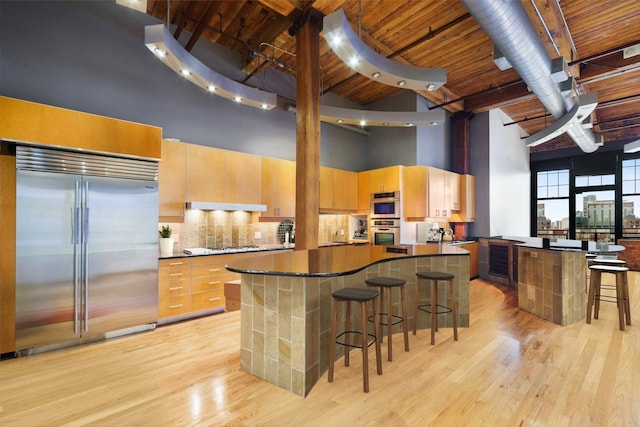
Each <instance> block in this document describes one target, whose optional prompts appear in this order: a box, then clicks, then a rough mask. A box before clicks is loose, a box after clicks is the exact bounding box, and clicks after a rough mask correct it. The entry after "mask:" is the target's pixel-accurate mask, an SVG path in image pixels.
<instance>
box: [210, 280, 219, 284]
mask: <svg viewBox="0 0 640 427" xmlns="http://www.w3.org/2000/svg"><path fill="white" fill-rule="evenodd" d="M219 283H220V281H219V280H216V281H215V282H209V284H210V285H217V284H219Z"/></svg>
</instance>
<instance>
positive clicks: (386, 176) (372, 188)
mask: <svg viewBox="0 0 640 427" xmlns="http://www.w3.org/2000/svg"><path fill="white" fill-rule="evenodd" d="M400 169H401V166H389V167H386V168H380V169H372V170H370V171H369V193H386V192H390V191H399V190H400Z"/></svg>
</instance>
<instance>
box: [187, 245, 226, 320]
mask: <svg viewBox="0 0 640 427" xmlns="http://www.w3.org/2000/svg"><path fill="white" fill-rule="evenodd" d="M232 260H233V255H231V254H229V255H215V256H203V257H196V258H193V271H192V279H191V311H192V312H194V313H195V312H199V311H204V310H213V309H217V308H220V309H222V308H224V283H225V282H227V281H230V280H234V278H235V276H234V273H232V272H230V271H229V270H227V269H226V268H225V265H226V264H229V263H230V262H231V261H232Z"/></svg>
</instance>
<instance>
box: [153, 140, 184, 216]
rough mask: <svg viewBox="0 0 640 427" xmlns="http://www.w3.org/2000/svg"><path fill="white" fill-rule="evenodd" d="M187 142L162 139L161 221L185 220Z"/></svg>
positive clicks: (160, 174) (159, 177)
mask: <svg viewBox="0 0 640 427" xmlns="http://www.w3.org/2000/svg"><path fill="white" fill-rule="evenodd" d="M186 152H187V148H186V144H184V143H182V142H176V141H169V140H166V139H163V140H162V161H161V162H160V166H159V174H158V201H159V216H160V218H159V221H160V222H184V208H185V201H186V200H185V166H186V163H185V162H186Z"/></svg>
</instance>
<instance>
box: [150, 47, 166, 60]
mask: <svg viewBox="0 0 640 427" xmlns="http://www.w3.org/2000/svg"><path fill="white" fill-rule="evenodd" d="M153 53H155V54H156V55H157V56H159V57H160V58H164V57H165V56H167V51H166V50H164V49H160V48H159V47H157V48H155V49H154V50H153Z"/></svg>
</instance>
